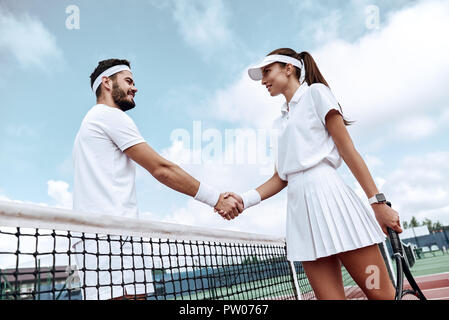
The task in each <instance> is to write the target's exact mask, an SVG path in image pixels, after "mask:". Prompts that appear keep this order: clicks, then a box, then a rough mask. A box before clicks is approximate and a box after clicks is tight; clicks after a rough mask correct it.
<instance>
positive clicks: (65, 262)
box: [0, 201, 449, 300]
mask: <svg viewBox="0 0 449 320" xmlns="http://www.w3.org/2000/svg"><path fill="white" fill-rule="evenodd" d="M379 247H380V249H381V252H382V253H383V255H384V260H385V263H386V265H387V268H388V270H389V271H390V275H391V277H392V279H393V278H394V272H395V271H394V269H393V265H392V263H391V260H390V258H389V254H387V253H386V252H387V251H386V249H385V248H386V246H385V245H379ZM423 261H424V260H423ZM419 264H420V260H417V262H416V266H418V265H419ZM446 265H447V264H446ZM416 266H415V267H414V268H413V269H412V271H413V270H414V269H415V268H416ZM448 268H449V267H448ZM342 271H343V278H344V284H345V288H346V292H347V298H348V299H365V296H364V294H363V293H362V292H361V290H360V289H359V288H358V287H357V286H356V285H355V283H354V282H353V281H352V279H351V278H350V276H349V275H348V274H347V272H346V271H345V269H344V268H343V267H342ZM448 271H449V270H448ZM440 277H441V278H422V281H423V283H425V285H424V286H426V287H424V286H423V289H424V290H434V289H436V288H435V286H436V285H438V286H440V287H439V288H443V287H442V286H443V285H446V284H447V282H449V279H448V278H447V274H443V275H442V276H440ZM444 277H445V278H444ZM417 280H418V283H420V281H421V278H419V277H418V278H417ZM427 286H429V288H427ZM448 286H449V285H448ZM429 292H430V293H429V298H430V296H431V295H432V296H433V295H434V293H437V295H439V297H440V298H441V296H442V295H443V294H444V295H446V297H447V296H449V295H448V294H447V293H446V291H443V290H442V291H429ZM424 293H425V294H427V291H425V292H424ZM125 295H126V296H128V297H129V298H131V299H133V298H142V297H143V299H148V300H198V299H207V300H228V299H229V300H296V299H302V300H309V299H315V296H314V294H313V291H312V289H311V287H310V285H309V283H308V281H307V277H306V276H305V273H304V270H303V268H302V265H301V263H297V262H295V263H292V262H289V261H287V258H286V244H285V239H284V238H279V237H273V236H265V235H259V234H251V233H242V232H231V231H227V230H218V229H214V230H213V229H205V228H199V227H191V226H185V225H177V224H169V223H161V222H155V221H147V220H137V219H127V218H122V217H115V216H107V215H104V216H95V217H92V216H89V215H86V214H82V213H77V212H74V211H70V210H63V209H56V208H49V207H41V206H36V205H28V204H19V203H13V202H5V201H0V300H7V299H27V300H81V299H95V300H97V299H100V300H103V299H110V298H116V297H121V296H125Z"/></svg>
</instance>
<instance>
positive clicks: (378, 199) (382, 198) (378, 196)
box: [368, 193, 387, 204]
mask: <svg viewBox="0 0 449 320" xmlns="http://www.w3.org/2000/svg"><path fill="white" fill-rule="evenodd" d="M368 201H369V204H373V203H386V202H387V199H386V198H385V195H384V194H383V193H378V194H375V195H374V196H373V197H372V198H369V199H368Z"/></svg>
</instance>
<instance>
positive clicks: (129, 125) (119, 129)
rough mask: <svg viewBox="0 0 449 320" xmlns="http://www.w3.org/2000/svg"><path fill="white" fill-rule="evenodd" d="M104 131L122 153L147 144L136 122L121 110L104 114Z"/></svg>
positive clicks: (113, 110)
mask: <svg viewBox="0 0 449 320" xmlns="http://www.w3.org/2000/svg"><path fill="white" fill-rule="evenodd" d="M103 130H104V132H105V133H106V134H107V135H108V136H109V138H110V139H111V140H112V141H113V142H114V143H115V144H116V145H117V147H118V148H119V149H120V150H121V151H122V152H123V151H125V150H126V149H128V148H129V147H132V146H134V145H136V144H138V143H141V142H145V139H144V138H143V137H142V135H141V134H140V132H139V129H138V128H137V126H136V124H135V123H134V121H133V120H132V119H131V118H130V117H129V116H128V115H127V114H126V113H125V112H123V111H121V110H119V109H117V110H115V109H112V110H108V112H105V113H104V114H103Z"/></svg>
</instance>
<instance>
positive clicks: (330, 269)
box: [302, 255, 346, 300]
mask: <svg viewBox="0 0 449 320" xmlns="http://www.w3.org/2000/svg"><path fill="white" fill-rule="evenodd" d="M302 265H303V267H304V271H305V272H306V275H307V278H308V279H309V282H310V285H311V286H312V289H313V291H314V292H315V296H316V298H317V299H319V300H345V298H346V297H345V290H344V288H343V280H342V275H341V263H340V260H339V259H338V257H337V256H335V255H334V256H329V257H325V258H320V259H318V260H315V261H303V262H302Z"/></svg>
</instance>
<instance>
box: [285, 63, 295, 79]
mask: <svg viewBox="0 0 449 320" xmlns="http://www.w3.org/2000/svg"><path fill="white" fill-rule="evenodd" d="M292 73H293V65H292V64H291V63H288V64H287V65H286V66H285V74H286V75H287V76H290V75H291V74H292Z"/></svg>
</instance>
